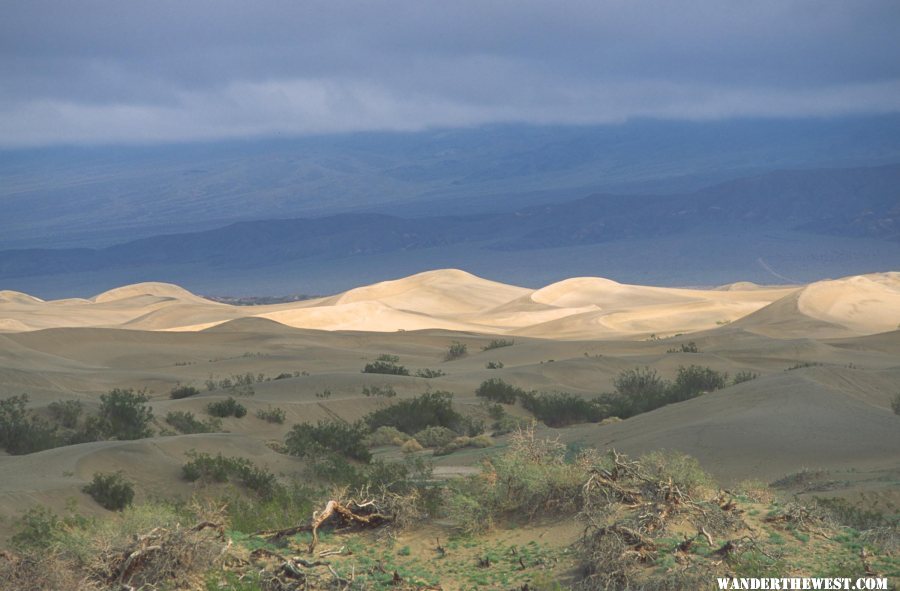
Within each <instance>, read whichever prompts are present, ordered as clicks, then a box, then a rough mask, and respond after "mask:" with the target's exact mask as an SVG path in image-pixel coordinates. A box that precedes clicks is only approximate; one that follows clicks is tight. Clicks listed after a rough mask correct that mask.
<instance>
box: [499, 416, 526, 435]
mask: <svg viewBox="0 0 900 591" xmlns="http://www.w3.org/2000/svg"><path fill="white" fill-rule="evenodd" d="M526 426H528V421H526V420H525V419H520V418H519V417H514V416H512V415H508V414H504V415H503V416H502V417H500V418H499V419H497V420H496V421H494V424H493V425H492V426H491V428H492V429H493V431H494V435H495V436H496V435H506V434H507V433H512V432H513V431H517V430H519V429H522V428H524V427H526Z"/></svg>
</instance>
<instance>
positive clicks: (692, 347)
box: [666, 341, 700, 353]
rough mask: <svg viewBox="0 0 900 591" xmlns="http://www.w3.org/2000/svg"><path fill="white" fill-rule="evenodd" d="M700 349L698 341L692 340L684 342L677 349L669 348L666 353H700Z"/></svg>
mask: <svg viewBox="0 0 900 591" xmlns="http://www.w3.org/2000/svg"><path fill="white" fill-rule="evenodd" d="M699 352H700V350H699V349H697V343H695V342H694V341H691V342H689V343H682V344H681V346H680V347H678V348H675V349H669V350H668V351H666V353H699Z"/></svg>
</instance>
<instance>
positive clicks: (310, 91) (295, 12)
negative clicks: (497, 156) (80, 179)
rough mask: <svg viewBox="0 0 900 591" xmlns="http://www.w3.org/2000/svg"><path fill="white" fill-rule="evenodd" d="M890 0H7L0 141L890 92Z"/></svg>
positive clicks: (898, 94) (770, 102)
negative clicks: (750, 0) (75, 0)
mask: <svg viewBox="0 0 900 591" xmlns="http://www.w3.org/2000/svg"><path fill="white" fill-rule="evenodd" d="M898 30H900V2H897V1H896V0H885V1H879V0H841V1H834V0H810V1H806V0H802V1H798V0H758V1H754V2H746V1H740V0H686V1H672V0H652V1H651V0H565V1H560V0H554V1H536V0H453V1H446V0H442V1H429V0H392V1H389V2H388V1H381V0H359V1H345V0H284V1H280V0H276V1H263V0H256V1H253V2H250V1H247V0H244V1H234V0H152V1H145V0H128V1H122V0H114V1H96V0H79V1H78V2H71V1H68V0H55V1H47V0H27V1H21V2H19V1H13V0H8V1H7V2H5V3H4V6H3V10H2V18H0V147H4V148H20V147H22V148H24V147H34V146H54V145H97V144H100V145H105V144H154V143H168V142H190V141H208V140H217V139H226V138H228V139H231V138H249V137H266V136H291V135H303V134H323V133H333V132H353V131H373V130H397V131H412V130H421V129H427V128H436V127H461V126H476V125H482V124H490V123H509V122H521V123H533V124H543V123H552V124H602V123H614V122H622V121H627V120H629V119H633V118H644V117H650V118H662V119H680V120H715V119H724V118H734V117H810V116H812V117H822V116H824V117H829V116H837V115H848V114H852V115H859V114H882V113H891V112H898V111H900V34H897V31H898Z"/></svg>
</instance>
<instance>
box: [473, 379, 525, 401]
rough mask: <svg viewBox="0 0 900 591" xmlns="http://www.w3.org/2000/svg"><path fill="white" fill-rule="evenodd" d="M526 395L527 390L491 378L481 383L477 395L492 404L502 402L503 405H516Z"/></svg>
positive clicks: (476, 391)
mask: <svg viewBox="0 0 900 591" xmlns="http://www.w3.org/2000/svg"><path fill="white" fill-rule="evenodd" d="M524 394H525V390H523V389H522V388H517V387H515V386H513V385H511V384H507V383H506V382H504V381H503V380H501V379H500V378H491V379H489V380H485V381H484V382H481V385H480V386H478V389H477V390H475V395H476V396H479V397H481V398H486V399H488V400H490V401H491V402H501V403H503V404H515V403H516V400H517V399H518V398H519V397H520V396H523V395H524Z"/></svg>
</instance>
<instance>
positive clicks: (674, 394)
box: [665, 365, 728, 403]
mask: <svg viewBox="0 0 900 591" xmlns="http://www.w3.org/2000/svg"><path fill="white" fill-rule="evenodd" d="M727 382H728V374H727V373H719V372H717V371H716V370H714V369H710V368H708V367H699V366H697V365H691V366H689V367H679V368H678V375H677V376H675V382H674V383H673V384H672V385H671V386H670V387H669V390H668V392H667V393H666V400H665V401H666V403H672V402H681V401H683V400H689V399H691V398H694V397H696V396H699V395H700V394H703V393H705V392H712V391H713V390H719V389H721V388H724V387H725V384H726V383H727Z"/></svg>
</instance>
